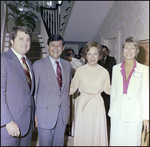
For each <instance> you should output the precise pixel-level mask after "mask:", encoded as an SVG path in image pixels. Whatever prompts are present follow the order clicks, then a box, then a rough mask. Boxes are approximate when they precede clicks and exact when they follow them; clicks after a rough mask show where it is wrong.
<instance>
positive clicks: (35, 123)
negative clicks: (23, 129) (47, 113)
mask: <svg viewBox="0 0 150 147" xmlns="http://www.w3.org/2000/svg"><path fill="white" fill-rule="evenodd" d="M37 126H38V125H37V116H35V122H34V127H37Z"/></svg>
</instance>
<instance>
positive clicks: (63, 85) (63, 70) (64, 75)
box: [60, 59, 67, 92]
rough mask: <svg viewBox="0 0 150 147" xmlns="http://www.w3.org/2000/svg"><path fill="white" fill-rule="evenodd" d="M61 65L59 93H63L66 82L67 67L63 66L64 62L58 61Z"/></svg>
mask: <svg viewBox="0 0 150 147" xmlns="http://www.w3.org/2000/svg"><path fill="white" fill-rule="evenodd" d="M60 62H61V65H62V80H63V82H62V89H61V92H62V91H63V89H65V86H66V80H67V65H66V64H65V62H64V61H63V60H62V59H60Z"/></svg>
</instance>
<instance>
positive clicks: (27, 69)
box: [22, 57, 31, 89]
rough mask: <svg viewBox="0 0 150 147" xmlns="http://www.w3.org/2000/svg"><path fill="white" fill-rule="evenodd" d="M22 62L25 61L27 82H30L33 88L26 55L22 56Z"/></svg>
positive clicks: (24, 67)
mask: <svg viewBox="0 0 150 147" xmlns="http://www.w3.org/2000/svg"><path fill="white" fill-rule="evenodd" d="M22 62H23V64H22V66H23V69H24V72H25V74H26V78H27V82H28V84H29V87H30V89H31V77H30V72H29V67H28V65H27V63H26V60H25V57H22Z"/></svg>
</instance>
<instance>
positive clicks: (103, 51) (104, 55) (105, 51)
mask: <svg viewBox="0 0 150 147" xmlns="http://www.w3.org/2000/svg"><path fill="white" fill-rule="evenodd" d="M102 53H103V54H102V55H103V58H105V57H106V56H107V55H108V52H107V50H106V48H103V49H102Z"/></svg>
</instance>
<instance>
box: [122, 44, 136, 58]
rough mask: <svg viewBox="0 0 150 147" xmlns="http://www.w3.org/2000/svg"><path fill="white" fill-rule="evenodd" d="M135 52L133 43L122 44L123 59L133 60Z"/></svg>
mask: <svg viewBox="0 0 150 147" xmlns="http://www.w3.org/2000/svg"><path fill="white" fill-rule="evenodd" d="M137 53H138V52H137V50H136V48H135V46H134V43H128V44H126V45H125V46H124V49H123V56H124V58H125V60H134V59H135V56H136V55H137Z"/></svg>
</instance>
